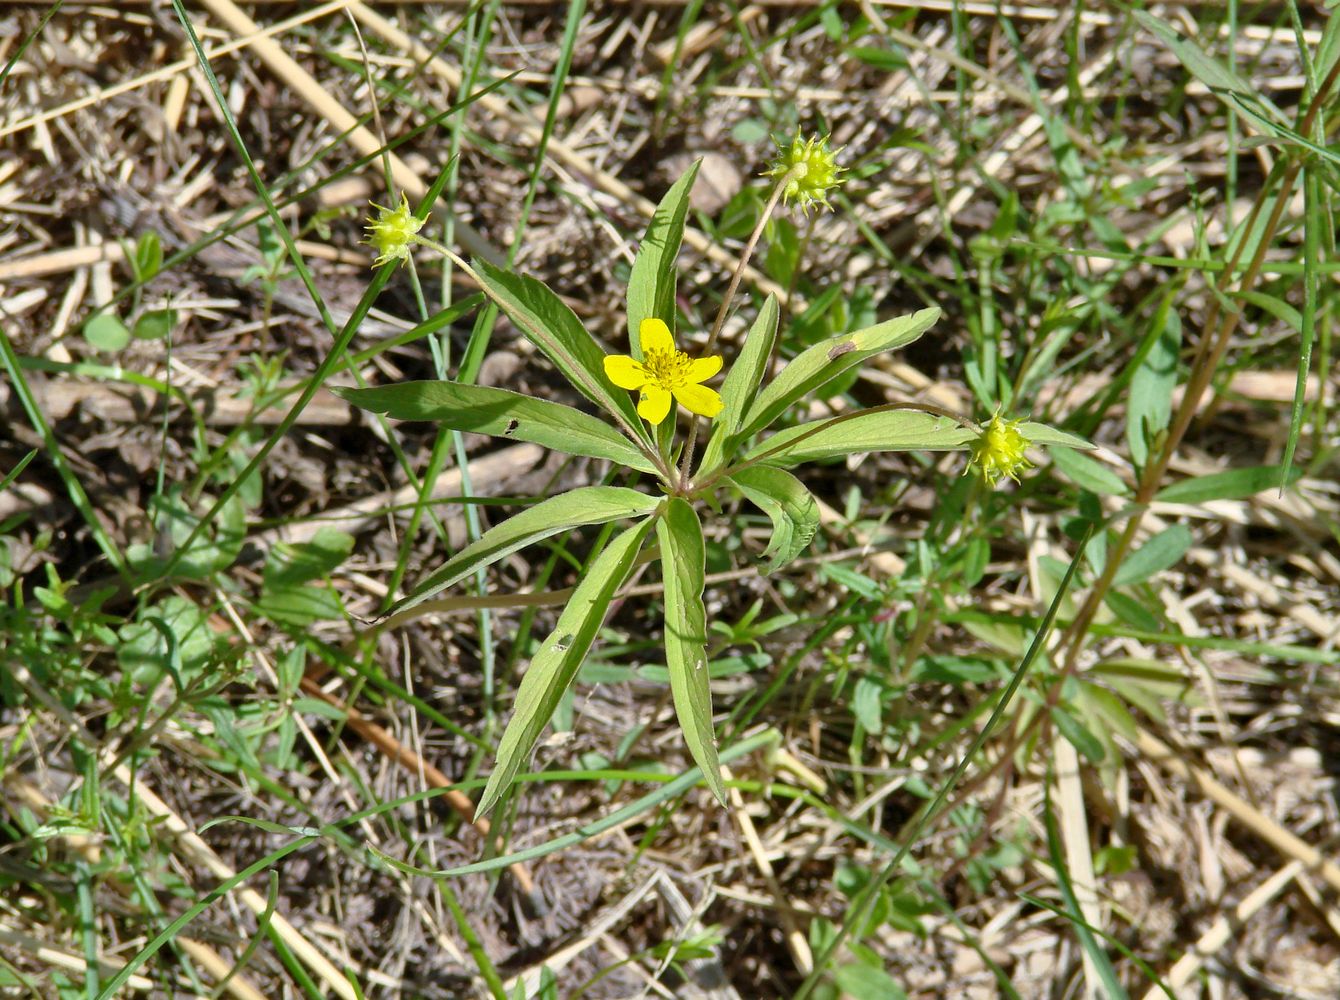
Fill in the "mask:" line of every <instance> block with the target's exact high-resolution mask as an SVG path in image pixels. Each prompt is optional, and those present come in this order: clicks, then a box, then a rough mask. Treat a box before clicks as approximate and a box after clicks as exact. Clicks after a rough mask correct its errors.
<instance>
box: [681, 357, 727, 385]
mask: <svg viewBox="0 0 1340 1000" xmlns="http://www.w3.org/2000/svg"><path fill="white" fill-rule="evenodd" d="M719 371H721V355H720V354H710V355H708V356H707V357H705V358H698V359H696V360H694V361H691V362H689V370H688V372H687V373H686V374H685V375H684V381H686V382H706V381H707V380H708V379H709V378H711V377H712V376H713V375H715V374H716V373H717V372H719Z"/></svg>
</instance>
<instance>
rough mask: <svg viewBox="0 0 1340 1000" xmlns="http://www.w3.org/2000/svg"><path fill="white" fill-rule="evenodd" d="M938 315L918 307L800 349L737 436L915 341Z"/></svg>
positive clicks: (757, 402)
mask: <svg viewBox="0 0 1340 1000" xmlns="http://www.w3.org/2000/svg"><path fill="white" fill-rule="evenodd" d="M939 316H940V310H939V309H934V308H932V309H921V310H919V311H917V312H914V313H912V315H910V316H899V317H898V318H897V319H891V320H887V321H886V322H883V323H878V324H876V325H875V326H868V327H866V328H865V329H864V330H857V331H856V332H855V333H844V334H840V335H839V336H836V337H832V338H830V339H828V340H825V341H823V342H822V343H819V344H815V345H814V346H813V347H811V348H809V349H808V350H805V351H802V352H801V353H800V354H799V355H797V356H796V357H795V358H794V359H792V361H791V363H790V364H788V365H787V366H786V367H785V368H783V369H782V371H781V373H780V374H779V375H778V376H777V378H776V380H774V381H773V382H772V383H771V384H769V385H768V386H767V388H765V389H764V390H763V391H762V392H761V393H759V395H758V398H757V399H756V400H754V403H753V405H752V406H750V407H749V411H748V413H747V414H746V416H745V418H744V426H743V427H741V429H740V435H741V437H748V436H749V435H750V434H753V433H755V432H757V431H760V430H762V429H763V428H764V427H767V426H768V424H770V423H772V422H773V421H774V420H776V419H777V417H779V416H780V415H781V414H782V413H783V411H785V410H786V408H787V407H788V406H790V405H791V404H792V403H794V402H796V400H798V399H800V398H802V397H804V396H807V395H809V394H810V393H811V392H813V391H814V390H815V389H818V388H820V387H821V386H823V385H825V384H826V383H828V382H831V381H832V380H833V379H835V378H837V377H838V376H839V375H841V374H842V373H843V372H845V371H847V370H848V369H850V368H854V367H855V366H856V365H859V364H860V363H861V362H862V361H865V360H866V359H867V358H871V357H874V356H875V355H876V354H880V353H882V352H884V351H891V350H893V349H894V348H896V347H902V346H904V345H906V344H910V343H911V342H912V341H914V340H916V339H917V338H918V337H920V336H921V335H922V334H923V333H925V332H926V331H927V330H928V329H929V328H930V326H931V324H932V323H934V322H935V321H936V320H937V319H938V318H939Z"/></svg>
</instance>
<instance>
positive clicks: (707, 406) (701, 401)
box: [675, 385, 722, 417]
mask: <svg viewBox="0 0 1340 1000" xmlns="http://www.w3.org/2000/svg"><path fill="white" fill-rule="evenodd" d="M675 398H676V399H677V400H679V401H680V402H681V403H683V404H684V406H685V407H686V408H687V409H689V410H692V411H693V412H694V413H696V414H698V415H699V416H703V417H715V416H716V415H717V414H718V413H720V412H721V406H722V403H721V396H720V395H718V393H717V391H716V390H715V389H709V388H707V386H705V385H681V386H680V387H679V388H678V389H676V390H675Z"/></svg>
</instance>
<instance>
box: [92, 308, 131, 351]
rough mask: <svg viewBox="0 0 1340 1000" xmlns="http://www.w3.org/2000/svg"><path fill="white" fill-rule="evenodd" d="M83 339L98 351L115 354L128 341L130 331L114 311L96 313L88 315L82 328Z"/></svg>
mask: <svg viewBox="0 0 1340 1000" xmlns="http://www.w3.org/2000/svg"><path fill="white" fill-rule="evenodd" d="M83 334H84V339H85V340H87V341H88V342H89V344H90V345H91V346H92V347H93V348H94V349H95V350H99V351H106V352H107V353H108V354H115V353H116V352H117V351H119V350H122V349H123V348H125V346H126V345H127V344H129V343H130V331H129V330H128V329H126V324H124V323H122V322H121V318H120V317H119V316H117V315H116V314H115V313H109V312H106V313H98V315H96V316H91V317H89V320H88V322H87V323H85V324H84V329H83Z"/></svg>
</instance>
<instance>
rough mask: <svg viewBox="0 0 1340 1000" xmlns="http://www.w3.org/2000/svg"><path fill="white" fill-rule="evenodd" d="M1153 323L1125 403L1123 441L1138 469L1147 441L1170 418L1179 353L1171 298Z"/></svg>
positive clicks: (1179, 339)
mask: <svg viewBox="0 0 1340 1000" xmlns="http://www.w3.org/2000/svg"><path fill="white" fill-rule="evenodd" d="M1154 323H1155V327H1154V329H1152V330H1151V331H1150V333H1149V337H1150V343H1149V348H1148V350H1147V351H1146V352H1145V355H1144V359H1143V360H1142V361H1141V362H1140V365H1139V367H1138V368H1136V369H1135V373H1134V374H1133V375H1132V376H1131V386H1130V397H1129V399H1128V400H1127V403H1126V441H1127V444H1128V445H1129V446H1130V449H1131V458H1132V460H1133V461H1134V462H1135V464H1136V465H1137V466H1140V467H1143V466H1144V464H1145V460H1146V459H1147V458H1148V457H1149V444H1150V442H1151V441H1153V440H1154V437H1155V435H1157V434H1158V433H1159V432H1160V431H1162V430H1165V429H1166V428H1167V426H1168V419H1169V417H1171V416H1172V392H1173V389H1174V388H1176V387H1177V358H1178V355H1179V354H1180V353H1181V350H1182V319H1181V317H1180V316H1178V315H1177V310H1176V309H1174V308H1173V305H1172V298H1171V296H1169V297H1168V298H1166V299H1164V301H1163V303H1162V304H1161V305H1160V306H1159V309H1158V312H1157V314H1156V316H1155V320H1154ZM1142 346H1143V345H1142Z"/></svg>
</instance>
